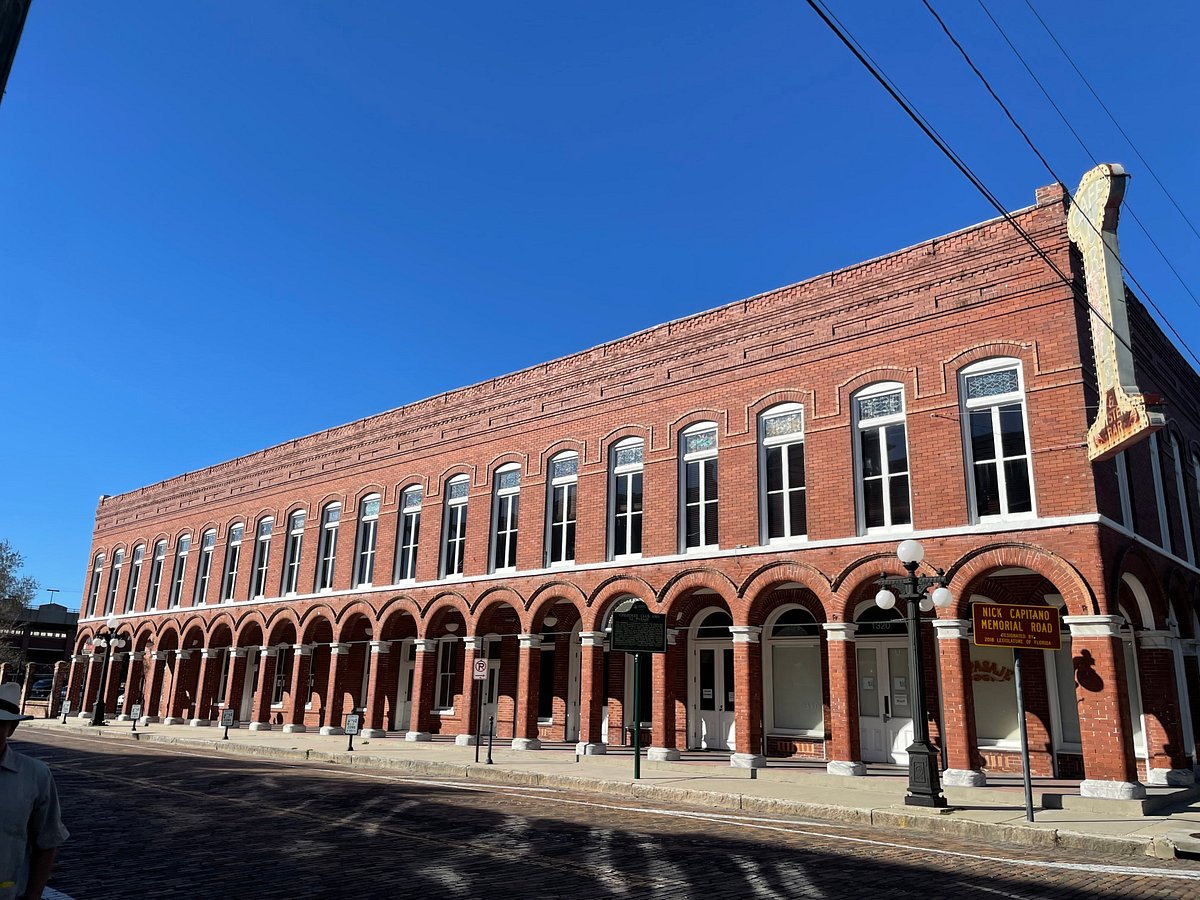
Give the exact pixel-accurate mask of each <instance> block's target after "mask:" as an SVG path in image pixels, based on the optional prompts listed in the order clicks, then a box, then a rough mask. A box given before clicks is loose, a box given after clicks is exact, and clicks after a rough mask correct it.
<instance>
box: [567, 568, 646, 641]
mask: <svg viewBox="0 0 1200 900" xmlns="http://www.w3.org/2000/svg"><path fill="white" fill-rule="evenodd" d="M625 597H637V598H639V599H640V600H642V601H644V602H645V604H646V605H647V606H649V607H650V608H651V609H653V610H656V611H657V612H661V611H662V610H661V609H659V608H658V607H659V606H660V605H661V604H660V602H659V600H658V596H657V594H656V593H655V590H654V588H653V587H651V586H650V584H649V583H648V582H646V581H644V580H642V579H641V578H637V577H636V576H633V575H615V576H613V577H612V578H609V579H607V580H606V581H604V582H602V583H601V584H600V586H599V587H597V588H596V589H595V590H594V591H592V594H591V596H590V597H588V600H587V606H586V609H585V610H584V612H583V630H584V631H589V630H591V631H595V630H598V629H599V628H600V625H601V624H602V623H603V622H604V616H605V615H607V613H608V609H609V607H611V606H612V604H613V603H614V602H616V601H617V600H620V599H623V598H625Z"/></svg>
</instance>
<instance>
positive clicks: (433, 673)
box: [404, 638, 437, 741]
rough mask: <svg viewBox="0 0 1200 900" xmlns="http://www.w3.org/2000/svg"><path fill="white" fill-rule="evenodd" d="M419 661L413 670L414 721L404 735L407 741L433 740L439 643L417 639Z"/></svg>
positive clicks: (414, 644) (415, 644)
mask: <svg viewBox="0 0 1200 900" xmlns="http://www.w3.org/2000/svg"><path fill="white" fill-rule="evenodd" d="M413 646H415V647H416V649H417V661H416V663H415V665H414V668H413V695H412V721H410V722H409V730H408V731H406V732H405V733H404V739H405V740H406V741H429V740H433V720H432V718H431V715H432V714H431V712H430V710H431V709H432V707H433V695H434V692H435V690H436V688H437V641H431V640H428V639H426V638H417V639H416V640H415V641H413Z"/></svg>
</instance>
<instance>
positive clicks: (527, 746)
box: [512, 738, 542, 750]
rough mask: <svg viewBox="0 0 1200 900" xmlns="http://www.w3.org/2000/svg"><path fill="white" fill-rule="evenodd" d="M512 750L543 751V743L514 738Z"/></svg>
mask: <svg viewBox="0 0 1200 900" xmlns="http://www.w3.org/2000/svg"><path fill="white" fill-rule="evenodd" d="M512 748H513V749H514V750H541V749H542V742H541V741H539V740H538V739H537V738H513V740H512Z"/></svg>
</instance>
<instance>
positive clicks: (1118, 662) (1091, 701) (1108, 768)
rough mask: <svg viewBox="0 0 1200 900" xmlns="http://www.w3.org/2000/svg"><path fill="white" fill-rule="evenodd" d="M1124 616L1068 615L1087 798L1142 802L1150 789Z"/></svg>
mask: <svg viewBox="0 0 1200 900" xmlns="http://www.w3.org/2000/svg"><path fill="white" fill-rule="evenodd" d="M1122 621H1123V620H1122V619H1121V617H1120V616H1064V617H1063V622H1065V623H1066V624H1067V625H1068V626H1069V627H1070V629H1071V653H1072V657H1073V662H1074V666H1075V696H1076V697H1077V698H1078V702H1079V732H1080V736H1081V738H1082V740H1083V769H1084V774H1085V775H1086V776H1087V778H1086V779H1085V780H1084V781H1083V782H1082V783H1081V784H1080V785H1079V793H1080V795H1082V796H1084V797H1101V798H1108V799H1115V800H1140V799H1142V798H1143V797H1145V796H1146V789H1145V787H1143V786H1142V784H1141V783H1140V782H1139V781H1138V778H1137V758H1136V757H1135V756H1134V752H1133V728H1132V726H1131V724H1130V717H1129V697H1128V695H1127V694H1126V685H1127V684H1128V683H1129V682H1128V681H1127V680H1126V677H1125V675H1126V673H1125V653H1124V650H1123V648H1122V646H1121V638H1120V634H1121V623H1122Z"/></svg>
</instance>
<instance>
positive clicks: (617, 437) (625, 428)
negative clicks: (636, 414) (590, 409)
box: [600, 425, 653, 466]
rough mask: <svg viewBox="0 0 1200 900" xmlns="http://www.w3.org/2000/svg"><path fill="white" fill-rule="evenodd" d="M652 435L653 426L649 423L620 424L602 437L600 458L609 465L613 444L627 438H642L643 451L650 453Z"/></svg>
mask: <svg viewBox="0 0 1200 900" xmlns="http://www.w3.org/2000/svg"><path fill="white" fill-rule="evenodd" d="M652 436H653V428H651V426H649V425H619V426H617V427H616V428H614V429H613V430H612V431H610V432H609V433H608V434H606V435H604V436H603V437H602V438H600V459H603V460H605V465H606V466H607V465H608V463H607V460H608V458H609V455H610V454H611V453H612V448H613V445H615V444H617V443H619V442H620V441H623V440H625V439H626V438H640V439H641V441H642V452H643V453H649V452H650V441H651V438H652Z"/></svg>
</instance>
